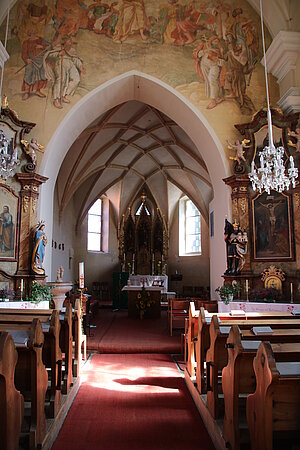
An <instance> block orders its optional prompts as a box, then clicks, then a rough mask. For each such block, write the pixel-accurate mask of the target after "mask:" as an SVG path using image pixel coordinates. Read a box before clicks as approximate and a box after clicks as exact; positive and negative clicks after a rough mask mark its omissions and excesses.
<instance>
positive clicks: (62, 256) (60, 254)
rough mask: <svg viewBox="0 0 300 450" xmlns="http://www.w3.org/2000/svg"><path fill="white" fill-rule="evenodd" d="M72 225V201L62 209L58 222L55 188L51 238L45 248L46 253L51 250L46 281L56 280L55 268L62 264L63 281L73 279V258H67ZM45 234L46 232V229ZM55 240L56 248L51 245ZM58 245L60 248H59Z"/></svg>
mask: <svg viewBox="0 0 300 450" xmlns="http://www.w3.org/2000/svg"><path fill="white" fill-rule="evenodd" d="M46 225H47V224H46ZM74 226H75V213H74V203H73V201H71V202H70V203H69V204H68V206H67V208H66V210H65V211H64V214H63V217H62V221H61V223H60V224H59V218H58V202H57V192H56V190H55V194H54V205H53V234H52V239H48V244H47V249H46V253H48V252H49V251H52V269H51V275H50V276H48V278H47V281H55V280H56V275H57V269H58V267H59V266H63V268H64V276H63V281H73V280H74V258H72V259H71V260H69V255H70V249H72V248H73V241H74V238H73V236H74ZM46 234H48V231H47V229H46ZM52 241H53V243H52ZM55 242H56V248H55V247H54V245H53V244H54V243H55ZM62 244H64V250H62ZM59 246H60V247H61V248H59Z"/></svg>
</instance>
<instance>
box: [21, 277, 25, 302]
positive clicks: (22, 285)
mask: <svg viewBox="0 0 300 450" xmlns="http://www.w3.org/2000/svg"><path fill="white" fill-rule="evenodd" d="M23 283H24V281H23V278H21V284H20V291H21V300H22V297H23V288H24V284H23Z"/></svg>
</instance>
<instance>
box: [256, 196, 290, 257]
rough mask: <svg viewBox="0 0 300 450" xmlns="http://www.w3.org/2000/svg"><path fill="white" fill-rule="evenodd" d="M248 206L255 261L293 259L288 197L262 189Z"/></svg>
mask: <svg viewBox="0 0 300 450" xmlns="http://www.w3.org/2000/svg"><path fill="white" fill-rule="evenodd" d="M251 207H252V226H253V258H254V260H256V261H268V260H270V261H274V260H275V261H292V260H294V258H295V255H294V241H293V235H294V233H293V220H292V205H291V197H290V196H289V195H285V194H282V193H279V192H277V191H271V192H270V194H268V193H267V192H263V193H262V194H258V195H257V196H256V197H254V198H253V199H252V205H251Z"/></svg>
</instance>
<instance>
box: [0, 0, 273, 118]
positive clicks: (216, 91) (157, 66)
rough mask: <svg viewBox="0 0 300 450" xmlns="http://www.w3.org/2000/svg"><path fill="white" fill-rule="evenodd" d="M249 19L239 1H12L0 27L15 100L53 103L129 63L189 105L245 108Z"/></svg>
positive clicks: (251, 45) (253, 35)
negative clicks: (16, 87)
mask: <svg viewBox="0 0 300 450" xmlns="http://www.w3.org/2000/svg"><path fill="white" fill-rule="evenodd" d="M258 21H259V19H258V16H257V14H256V12H255V11H254V10H253V9H252V8H249V5H248V2H246V1H245V0H239V2H238V5H237V2H236V0H222V1H216V2H206V1H205V0H197V1H193V2H186V1H183V0H163V1H160V0H151V1H150V0H135V1H132V0H117V1H112V2H110V3H107V2H106V3H105V2H104V3H102V2H94V1H92V0H44V1H39V0H19V1H17V2H16V5H15V6H14V7H13V8H12V10H11V14H10V28H11V30H10V33H9V45H10V46H11V48H12V49H13V50H12V55H11V56H17V57H16V58H10V60H9V61H8V62H7V66H8V67H10V68H11V70H12V72H13V73H14V74H15V77H14V78H15V83H19V86H20V89H21V92H22V95H20V96H19V100H21V99H22V101H26V102H31V101H34V102H36V100H37V99H39V100H38V101H39V102H40V103H41V104H43V103H45V102H48V101H51V103H52V106H53V107H54V108H58V109H63V108H67V107H68V104H69V103H70V102H71V103H73V101H74V100H73V99H74V98H75V99H77V100H78V99H79V98H80V97H82V96H83V95H85V94H86V93H87V92H89V91H91V90H92V89H94V88H96V87H98V86H99V84H101V83H103V82H106V81H108V80H109V79H111V78H112V77H114V76H117V75H119V74H120V73H124V72H127V71H130V70H134V69H135V70H136V69H138V70H141V71H143V72H145V73H149V74H151V75H152V76H155V77H157V78H160V79H162V80H163V81H165V82H167V83H168V84H170V85H171V86H172V87H174V88H176V89H178V90H179V91H180V92H182V93H185V94H186V95H187V96H188V98H190V99H191V101H192V102H194V103H195V104H196V106H197V107H200V108H202V107H204V108H206V109H208V110H210V109H214V108H216V107H217V108H218V109H223V108H224V107H225V108H227V109H228V108H229V109H230V110H231V109H232V107H233V109H234V110H236V109H237V110H239V111H240V112H241V113H242V114H251V113H253V112H254V111H255V106H254V103H253V101H254V100H255V99H253V98H250V97H253V92H254V91H255V90H254V91H253V90H252V87H253V85H254V84H255V85H256V84H257V81H256V79H255V77H253V76H252V75H253V72H254V71H255V69H256V66H257V63H258V61H260V58H261V55H260V49H259V39H260V36H259V32H258V25H259V23H258ZM0 31H1V32H2V34H3V33H4V32H5V27H4V25H2V30H0ZM0 37H1V36H0ZM267 39H268V37H267ZM22 60H23V61H22ZM83 61H84V63H83ZM16 62H17V63H16ZM16 64H17V65H16ZM85 67H88V71H87V73H86V69H85ZM103 69H105V70H103ZM6 92H7V95H9V96H11V92H10V91H9V90H6ZM255 92H257V91H255ZM256 97H260V95H259V94H258V95H256ZM221 103H224V104H223V106H219V105H221ZM51 111H52V112H53V108H51ZM54 111H55V110H54Z"/></svg>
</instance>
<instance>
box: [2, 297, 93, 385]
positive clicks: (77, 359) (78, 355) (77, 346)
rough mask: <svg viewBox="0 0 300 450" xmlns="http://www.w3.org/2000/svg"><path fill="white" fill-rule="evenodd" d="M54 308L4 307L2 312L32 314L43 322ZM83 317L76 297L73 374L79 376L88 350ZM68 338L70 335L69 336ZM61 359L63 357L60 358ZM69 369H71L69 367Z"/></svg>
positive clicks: (62, 319) (73, 329)
mask: <svg viewBox="0 0 300 450" xmlns="http://www.w3.org/2000/svg"><path fill="white" fill-rule="evenodd" d="M52 311H53V310H52V309H45V310H36V309H8V308H7V309H2V310H1V311H0V314H9V315H16V314H18V315H23V316H31V317H33V316H34V317H39V318H40V320H41V321H42V322H43V321H44V320H47V318H48V317H49V316H50V315H51V313H52ZM65 311H66V308H62V313H61V315H60V319H61V323H62V322H63V321H64V318H63V314H65ZM42 316H45V318H46V319H44V320H43V319H42ZM81 319H82V311H81V307H80V299H76V301H75V308H74V311H73V321H72V338H73V342H74V359H73V370H72V372H73V376H74V377H78V376H79V374H80V366H81V361H82V359H83V360H86V358H87V351H86V335H85V334H83V332H82V327H81V325H80V321H81ZM67 339H68V337H67ZM82 346H83V358H82V350H81V348H82ZM60 359H61V358H60ZM68 370H69V369H68Z"/></svg>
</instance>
